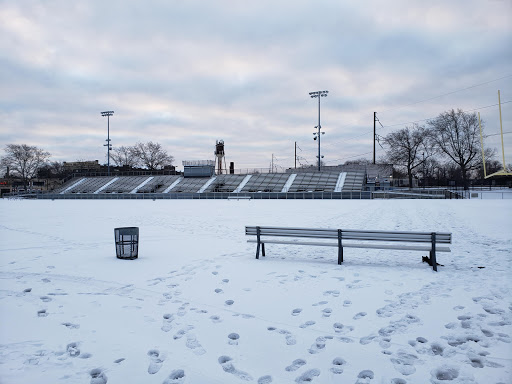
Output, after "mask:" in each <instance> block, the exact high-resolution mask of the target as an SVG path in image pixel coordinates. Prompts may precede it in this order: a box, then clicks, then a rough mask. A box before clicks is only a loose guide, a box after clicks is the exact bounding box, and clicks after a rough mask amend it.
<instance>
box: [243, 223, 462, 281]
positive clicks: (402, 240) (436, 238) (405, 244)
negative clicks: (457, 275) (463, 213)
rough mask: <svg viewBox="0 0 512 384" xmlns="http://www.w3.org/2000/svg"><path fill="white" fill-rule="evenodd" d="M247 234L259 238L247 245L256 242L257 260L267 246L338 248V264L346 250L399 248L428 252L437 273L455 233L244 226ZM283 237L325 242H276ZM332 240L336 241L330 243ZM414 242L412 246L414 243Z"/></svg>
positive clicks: (249, 241) (263, 254) (263, 253)
mask: <svg viewBox="0 0 512 384" xmlns="http://www.w3.org/2000/svg"><path fill="white" fill-rule="evenodd" d="M245 234H246V235H248V236H256V239H251V240H248V241H247V242H248V243H257V247H256V258H257V259H259V257H260V247H261V251H262V256H265V243H271V244H292V245H314V246H326V247H338V264H341V263H342V262H343V248H374V249H396V250H403V251H428V252H429V253H430V262H429V264H431V265H432V268H433V269H434V271H437V262H436V252H451V250H450V248H449V247H447V246H438V244H451V242H452V234H451V233H441V232H405V231H366V230H351V229H350V230H347V229H320V228H283V227H257V226H256V227H252V226H246V227H245ZM277 237H284V238H299V239H301V238H309V239H318V240H323V241H298V240H276V239H275V238H277ZM329 240H335V242H333V241H329ZM411 243H412V244H411Z"/></svg>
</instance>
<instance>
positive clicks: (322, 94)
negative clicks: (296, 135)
mask: <svg viewBox="0 0 512 384" xmlns="http://www.w3.org/2000/svg"><path fill="white" fill-rule="evenodd" d="M328 93H329V91H315V92H309V96H311V98H312V99H314V98H316V97H318V125H317V126H316V127H315V128H317V132H314V133H313V135H314V136H315V138H314V140H316V139H317V138H318V156H317V157H318V171H320V166H321V159H322V158H323V156H321V155H320V136H321V135H324V134H325V132H321V129H322V126H321V125H320V98H321V97H327V94H328ZM320 132H321V133H320Z"/></svg>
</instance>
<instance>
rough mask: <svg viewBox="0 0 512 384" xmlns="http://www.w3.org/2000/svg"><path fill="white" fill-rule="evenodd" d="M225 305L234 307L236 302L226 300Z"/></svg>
mask: <svg viewBox="0 0 512 384" xmlns="http://www.w3.org/2000/svg"><path fill="white" fill-rule="evenodd" d="M224 303H225V304H226V305H233V304H234V303H235V301H234V300H226V301H225V302H224Z"/></svg>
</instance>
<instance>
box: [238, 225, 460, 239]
mask: <svg viewBox="0 0 512 384" xmlns="http://www.w3.org/2000/svg"><path fill="white" fill-rule="evenodd" d="M245 228H246V231H247V230H250V231H254V233H256V228H257V227H255V226H246V227H245ZM260 230H262V231H264V230H282V231H286V232H290V231H311V232H326V231H327V232H337V231H338V230H337V229H333V228H295V227H290V228H287V227H260ZM343 232H348V233H366V234H368V233H375V234H377V233H381V234H386V233H394V234H403V235H406V234H412V235H417V234H422V235H430V234H431V233H430V232H414V231H378V230H357V229H344V230H343ZM436 234H437V235H447V236H450V237H451V233H448V232H436Z"/></svg>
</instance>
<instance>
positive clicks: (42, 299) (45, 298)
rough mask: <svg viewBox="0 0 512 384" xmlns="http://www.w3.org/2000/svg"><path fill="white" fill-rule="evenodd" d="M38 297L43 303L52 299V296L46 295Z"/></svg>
mask: <svg viewBox="0 0 512 384" xmlns="http://www.w3.org/2000/svg"><path fill="white" fill-rule="evenodd" d="M40 299H41V301H42V302H43V303H48V302H50V301H52V298H51V297H48V296H41V297H40Z"/></svg>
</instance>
